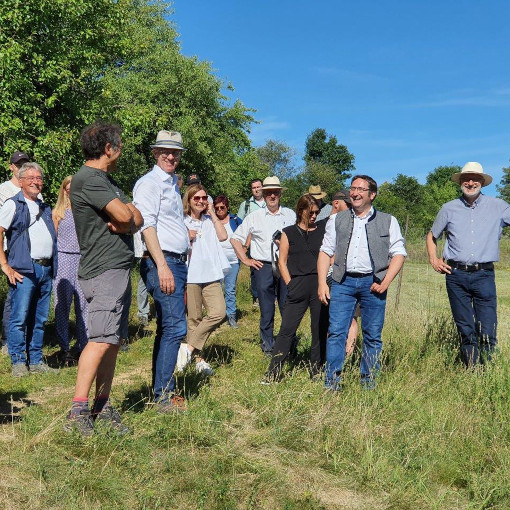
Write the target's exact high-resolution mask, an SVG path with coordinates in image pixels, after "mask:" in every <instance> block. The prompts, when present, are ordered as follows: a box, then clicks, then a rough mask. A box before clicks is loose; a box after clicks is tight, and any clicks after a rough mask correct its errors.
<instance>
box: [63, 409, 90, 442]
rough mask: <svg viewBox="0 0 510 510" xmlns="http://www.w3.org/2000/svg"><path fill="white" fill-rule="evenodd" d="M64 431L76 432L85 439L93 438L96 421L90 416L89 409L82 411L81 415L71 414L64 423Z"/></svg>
mask: <svg viewBox="0 0 510 510" xmlns="http://www.w3.org/2000/svg"><path fill="white" fill-rule="evenodd" d="M64 430H65V431H66V432H73V431H74V430H76V431H77V432H79V433H80V434H81V435H82V436H83V437H88V436H91V435H92V434H93V433H94V420H93V419H92V416H91V415H90V411H89V410H88V409H87V410H86V411H81V412H80V414H73V413H72V412H70V413H69V414H68V415H67V418H66V422H65V423H64Z"/></svg>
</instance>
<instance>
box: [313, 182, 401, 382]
mask: <svg viewBox="0 0 510 510" xmlns="http://www.w3.org/2000/svg"><path fill="white" fill-rule="evenodd" d="M349 195H350V199H351V204H352V211H350V210H346V211H340V212H338V213H337V214H336V216H333V217H332V218H331V219H330V220H329V221H328V223H327V225H326V233H325V235H324V240H323V242H322V246H321V251H320V252H319V259H318V262H317V272H318V277H319V290H318V293H319V299H320V300H321V301H322V302H323V303H324V304H327V303H328V301H329V299H331V303H330V305H329V336H328V341H327V347H326V378H325V386H326V388H328V389H331V390H340V374H341V372H342V368H343V364H344V361H345V345H346V339H347V334H348V331H349V327H350V326H351V323H352V319H353V317H354V312H355V309H356V303H357V302H359V304H360V308H361V326H362V330H363V350H362V356H361V369H360V371H361V384H362V387H363V388H365V389H373V388H374V387H375V377H376V376H377V373H378V372H379V369H380V361H379V360H380V355H381V350H382V340H381V333H382V328H383V324H384V313H385V309H386V291H387V290H388V287H389V285H390V283H391V282H392V281H393V279H394V278H395V276H397V274H398V272H399V271H400V269H401V268H402V265H403V264H404V260H405V257H406V255H407V254H406V251H405V248H404V239H403V237H402V234H401V233H400V227H399V225H398V223H397V220H396V219H395V218H394V217H393V216H391V215H389V214H386V213H383V212H381V211H376V210H375V209H374V208H373V207H372V202H373V201H374V199H375V197H376V196H377V183H376V182H375V181H374V180H373V179H372V178H371V177H369V176H368V175H357V176H354V177H353V179H352V181H351V189H350V194H349ZM333 255H334V256H335V262H334V265H333V283H332V285H331V295H330V291H329V287H328V285H327V283H326V275H327V273H328V269H329V265H330V257H332V256H333Z"/></svg>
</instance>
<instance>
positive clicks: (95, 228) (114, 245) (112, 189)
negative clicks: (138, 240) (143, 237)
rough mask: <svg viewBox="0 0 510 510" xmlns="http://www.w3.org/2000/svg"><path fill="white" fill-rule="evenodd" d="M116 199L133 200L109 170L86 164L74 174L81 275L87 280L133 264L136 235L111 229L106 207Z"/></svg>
mask: <svg viewBox="0 0 510 510" xmlns="http://www.w3.org/2000/svg"><path fill="white" fill-rule="evenodd" d="M115 198H118V199H120V200H121V201H122V202H123V203H125V204H127V203H129V202H130V200H129V199H128V198H127V196H126V195H125V194H124V192H123V191H122V190H121V189H120V188H119V187H118V186H117V184H116V183H115V181H114V180H113V179H112V178H111V177H110V176H109V175H108V174H107V173H106V172H103V171H102V170H98V169H96V168H92V167H89V166H86V165H84V166H82V167H81V168H80V170H79V171H78V172H77V173H76V175H74V176H73V180H72V181H71V193H70V199H71V209H72V211H73V216H74V222H75V225H76V235H77V237H78V243H79V245H80V253H81V258H80V266H79V268H78V276H79V277H80V278H82V279H84V280H88V279H89V278H94V277H95V276H98V275H99V274H101V273H104V272H105V271H108V270H109V269H127V268H129V267H130V266H131V262H132V260H133V236H132V235H129V234H114V233H113V232H111V231H110V229H109V228H108V222H109V221H110V219H109V217H108V215H107V214H106V212H105V211H104V210H103V209H104V208H105V207H106V206H107V205H108V204H109V203H110V202H111V201H112V200H114V199H115Z"/></svg>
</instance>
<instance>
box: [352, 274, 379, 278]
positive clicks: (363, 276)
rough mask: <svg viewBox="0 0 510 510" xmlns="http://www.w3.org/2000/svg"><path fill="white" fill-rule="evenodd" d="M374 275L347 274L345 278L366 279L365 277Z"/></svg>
mask: <svg viewBox="0 0 510 510" xmlns="http://www.w3.org/2000/svg"><path fill="white" fill-rule="evenodd" d="M373 274H374V273H345V276H350V277H351V278H365V276H372V275H373Z"/></svg>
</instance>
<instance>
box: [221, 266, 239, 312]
mask: <svg viewBox="0 0 510 510" xmlns="http://www.w3.org/2000/svg"><path fill="white" fill-rule="evenodd" d="M239 265H240V264H239V262H237V263H235V264H230V271H229V272H228V273H227V274H226V275H225V278H224V279H223V285H224V286H225V304H226V305H227V317H230V316H234V318H235V316H236V311H237V302H236V283H237V275H238V274H239Z"/></svg>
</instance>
